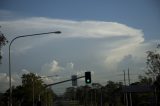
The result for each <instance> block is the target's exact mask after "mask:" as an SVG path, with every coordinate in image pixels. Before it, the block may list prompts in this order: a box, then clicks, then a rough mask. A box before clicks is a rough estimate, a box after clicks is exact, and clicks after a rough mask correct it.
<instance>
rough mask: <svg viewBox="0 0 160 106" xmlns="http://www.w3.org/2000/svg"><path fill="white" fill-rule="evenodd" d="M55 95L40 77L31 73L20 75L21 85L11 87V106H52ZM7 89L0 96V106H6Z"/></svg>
mask: <svg viewBox="0 0 160 106" xmlns="http://www.w3.org/2000/svg"><path fill="white" fill-rule="evenodd" d="M55 98H56V94H55V93H54V92H53V90H52V89H51V88H46V87H45V84H44V82H43V81H42V79H41V77H39V76H36V75H35V74H33V73H29V74H24V75H22V85H19V86H16V87H14V86H13V87H12V106H32V105H33V104H34V106H38V105H39V106H40V105H42V106H52V105H53V102H54V100H55ZM8 104H9V89H8V90H7V91H6V92H5V93H4V94H1V95H0V106H8Z"/></svg>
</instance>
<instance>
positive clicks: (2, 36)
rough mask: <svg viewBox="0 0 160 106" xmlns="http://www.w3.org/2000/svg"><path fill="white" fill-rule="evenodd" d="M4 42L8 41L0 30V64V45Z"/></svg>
mask: <svg viewBox="0 0 160 106" xmlns="http://www.w3.org/2000/svg"><path fill="white" fill-rule="evenodd" d="M0 27H1V26H0ZM6 43H8V41H7V39H6V37H5V36H4V34H3V33H2V32H1V31H0V64H1V59H2V55H1V49H2V46H4V45H6Z"/></svg>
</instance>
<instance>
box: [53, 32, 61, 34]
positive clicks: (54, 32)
mask: <svg viewBox="0 0 160 106" xmlns="http://www.w3.org/2000/svg"><path fill="white" fill-rule="evenodd" d="M54 33H56V34H60V33H62V32H61V31H55V32H54Z"/></svg>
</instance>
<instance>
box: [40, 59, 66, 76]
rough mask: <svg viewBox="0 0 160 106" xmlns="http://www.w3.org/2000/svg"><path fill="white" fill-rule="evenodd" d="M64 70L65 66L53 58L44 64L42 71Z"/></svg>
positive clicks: (48, 72) (50, 72)
mask: <svg viewBox="0 0 160 106" xmlns="http://www.w3.org/2000/svg"><path fill="white" fill-rule="evenodd" d="M62 70H64V68H63V67H61V66H59V64H58V62H57V61H56V60H53V61H52V62H51V63H46V64H44V66H42V73H44V72H45V73H47V74H53V73H55V72H59V71H62Z"/></svg>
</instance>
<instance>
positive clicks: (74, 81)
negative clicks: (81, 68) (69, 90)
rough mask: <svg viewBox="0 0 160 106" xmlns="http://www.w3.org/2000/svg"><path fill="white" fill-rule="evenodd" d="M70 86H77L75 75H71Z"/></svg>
mask: <svg viewBox="0 0 160 106" xmlns="http://www.w3.org/2000/svg"><path fill="white" fill-rule="evenodd" d="M71 79H72V86H77V75H72V78H71Z"/></svg>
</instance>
